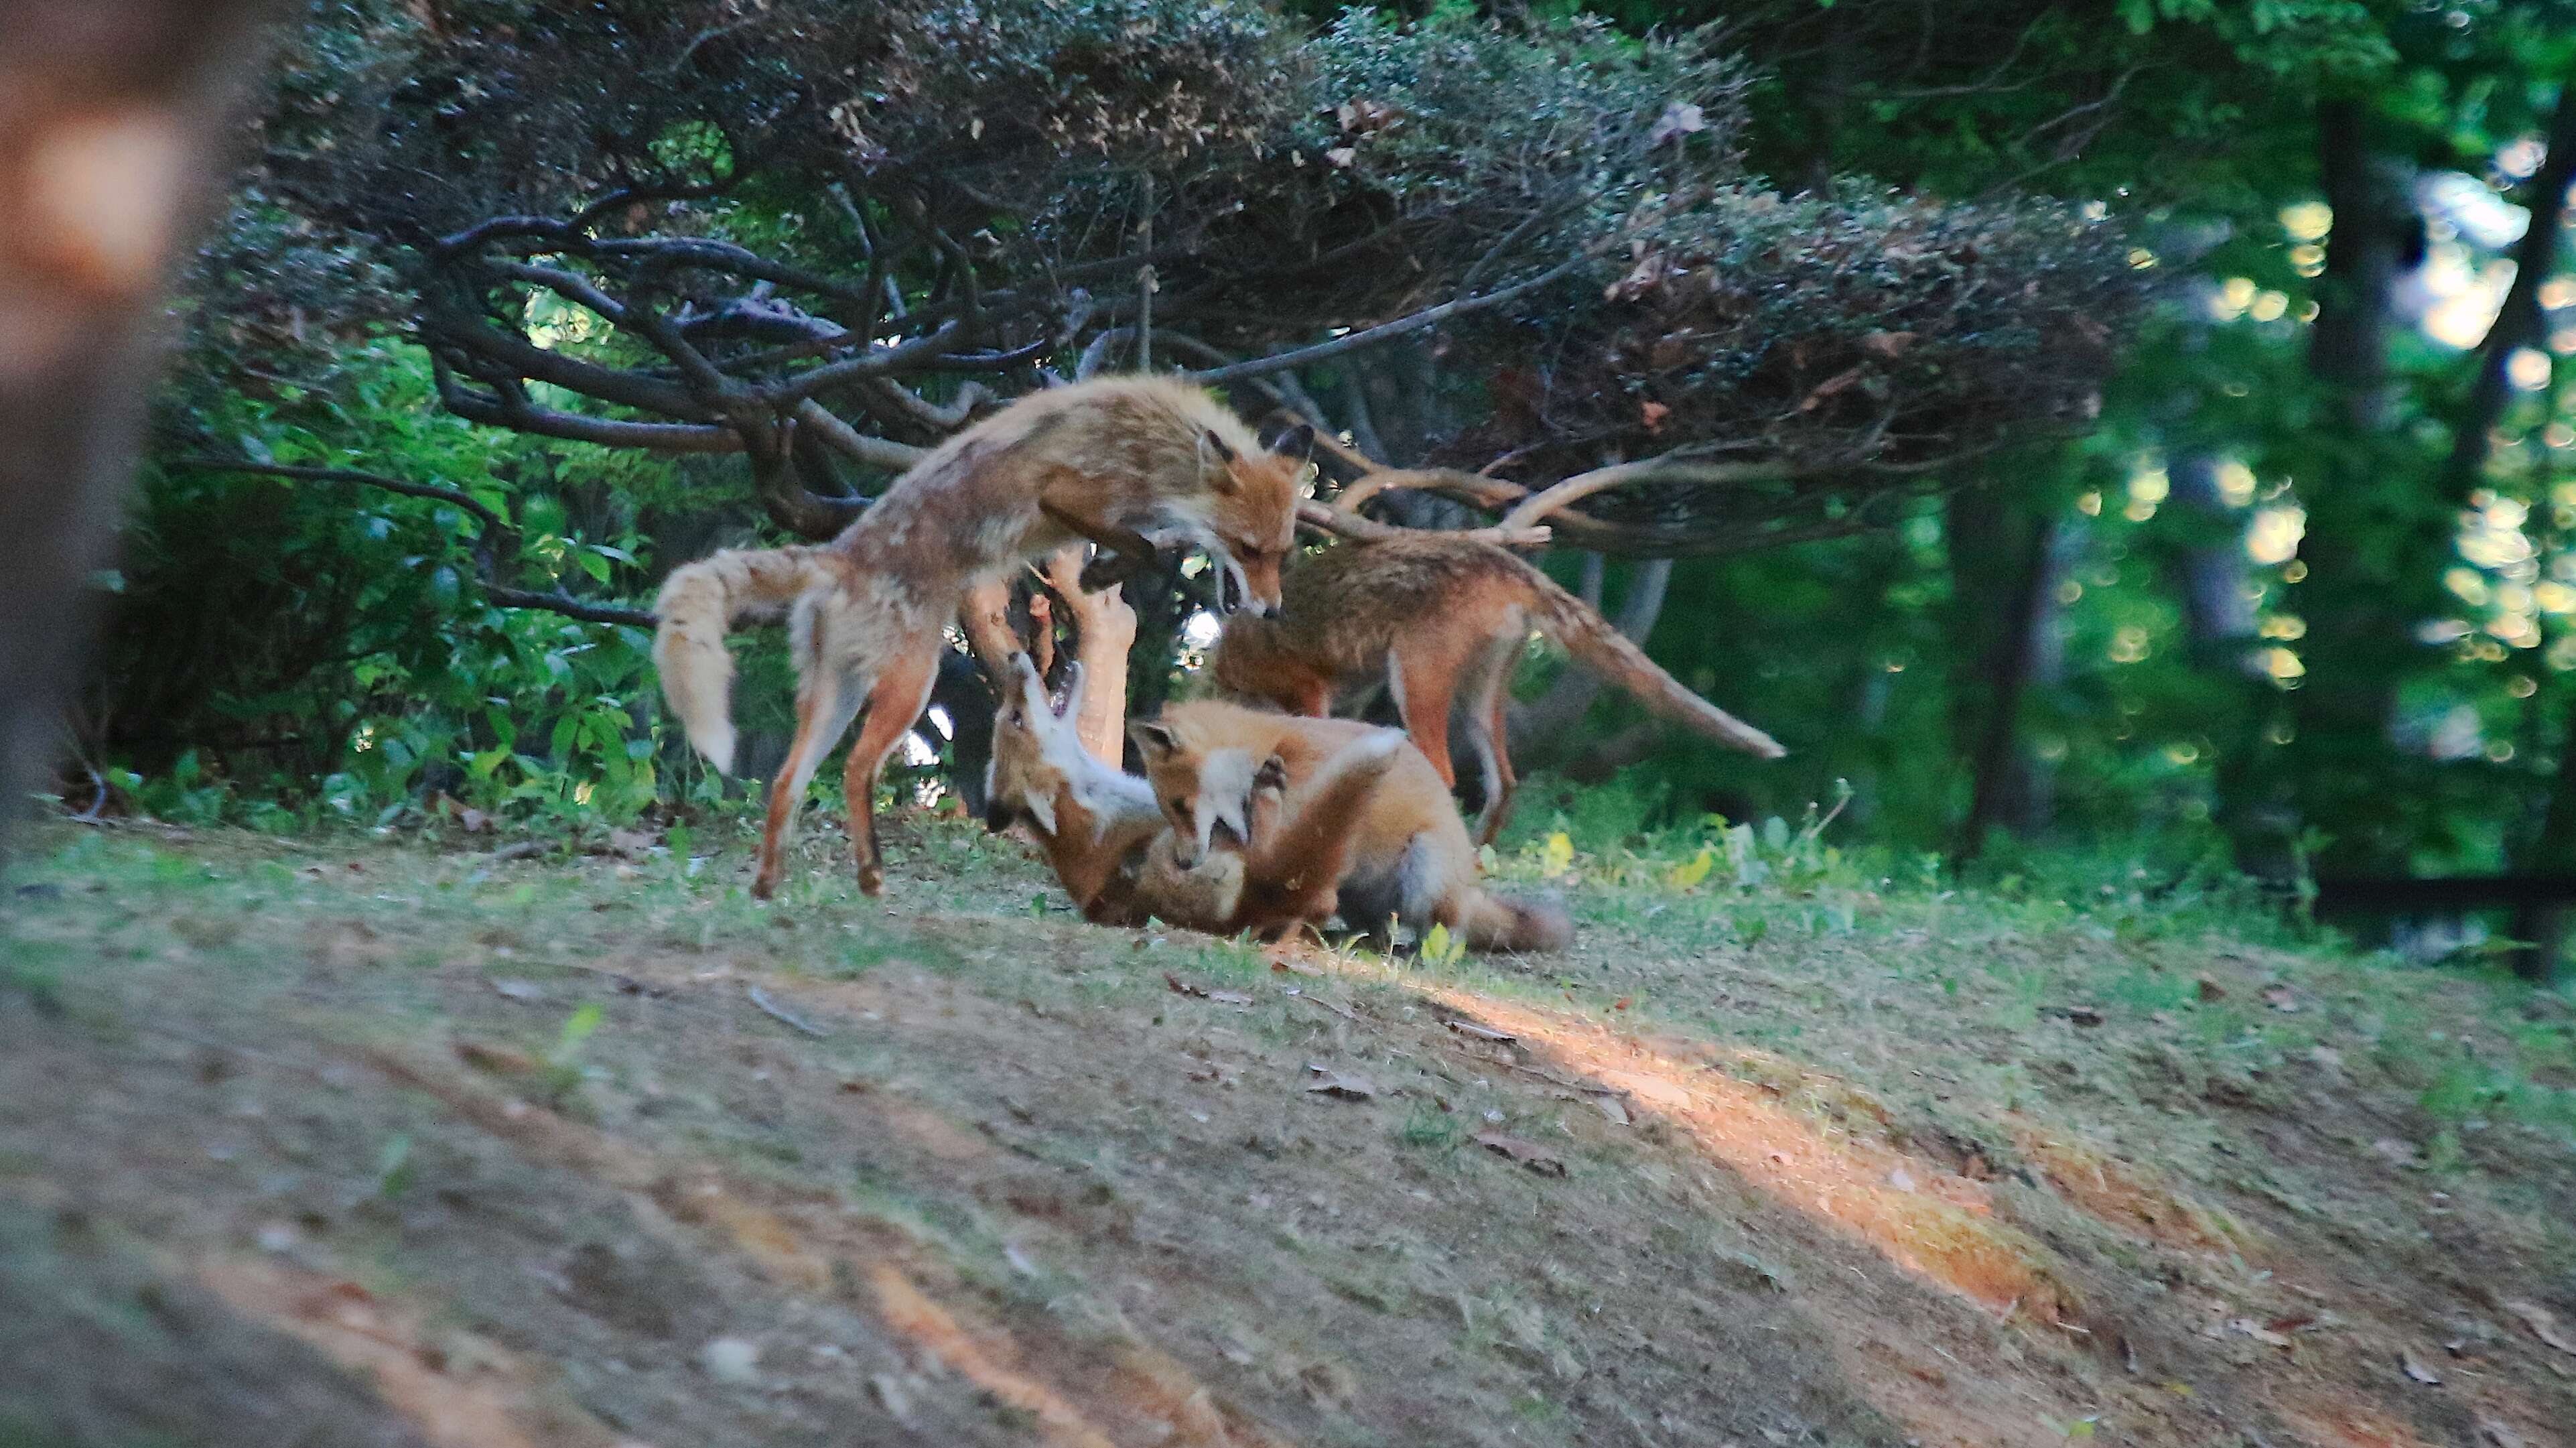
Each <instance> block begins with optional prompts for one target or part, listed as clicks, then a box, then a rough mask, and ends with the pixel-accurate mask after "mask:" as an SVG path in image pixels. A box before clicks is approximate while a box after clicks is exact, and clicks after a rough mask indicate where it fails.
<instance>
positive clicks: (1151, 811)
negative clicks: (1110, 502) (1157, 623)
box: [985, 654, 1403, 935]
mask: <svg viewBox="0 0 2576 1448" xmlns="http://www.w3.org/2000/svg"><path fill="white" fill-rule="evenodd" d="M1012 669H1013V674H1014V680H1015V687H1013V688H1012V689H1010V690H1009V691H1008V697H1006V698H1005V700H1004V702H1003V705H1002V708H1001V709H1000V711H999V712H998V715H997V717H996V718H995V720H994V728H993V757H992V763H991V765H990V768H989V773H988V774H987V775H986V783H985V800H986V821H985V822H986V823H987V824H989V825H991V826H992V827H993V828H995V829H997V830H998V829H1007V828H1011V827H1013V826H1015V825H1017V826H1022V827H1025V828H1026V829H1027V831H1028V833H1029V834H1030V835H1032V836H1034V837H1035V839H1036V841H1037V843H1038V845H1039V847H1040V848H1041V849H1043V850H1045V851H1046V855H1047V862H1048V863H1049V864H1050V865H1052V866H1053V867H1054V868H1055V872H1056V878H1057V879H1058V880H1061V881H1062V882H1063V883H1064V887H1065V891H1066V893H1068V894H1070V895H1071V896H1073V899H1074V903H1075V904H1076V905H1077V906H1078V907H1080V908H1081V910H1082V913H1083V916H1084V918H1085V919H1088V920H1092V921H1096V922H1099V923H1102V924H1114V925H1142V924H1144V923H1145V922H1146V921H1147V920H1149V919H1161V920H1164V921H1167V922H1169V923H1171V924H1175V925H1181V926H1186V927H1189V928H1193V929H1199V930H1206V931H1209V932H1211V933H1214V934H1220V935H1231V934H1234V933H1235V932H1237V931H1241V930H1251V931H1254V932H1256V933H1258V934H1263V935H1270V934H1275V933H1279V932H1283V931H1287V930H1292V929H1295V928H1296V927H1298V926H1299V925H1304V924H1315V925H1320V924H1322V923H1323V922H1324V921H1325V920H1327V919H1329V918H1331V916H1332V914H1333V910H1334V907H1335V904H1336V902H1337V896H1336V892H1335V888H1334V887H1335V884H1336V882H1337V881H1338V880H1339V879H1340V878H1341V874H1342V870H1343V866H1344V863H1345V861H1346V860H1347V858H1348V855H1349V849H1350V841H1351V834H1352V832H1351V828H1350V823H1351V821H1352V819H1353V818H1354V817H1355V816H1356V813H1357V810H1358V807H1359V805H1360V804H1361V802H1362V800H1363V799H1364V798H1365V796H1366V795H1367V793H1368V791H1369V790H1370V789H1372V788H1374V787H1375V786H1376V784H1377V782H1378V781H1379V779H1381V778H1382V777H1383V776H1384V775H1385V774H1386V772H1387V770H1388V768H1389V767H1390V766H1391V765H1392V764H1393V763H1394V761H1395V759H1396V757H1397V755H1398V754H1399V753H1400V752H1401V751H1402V749H1403V736H1402V735H1401V734H1398V733H1397V732H1396V731H1394V730H1391V729H1382V730H1375V731H1371V732H1370V733H1369V734H1367V735H1364V736H1363V737H1361V738H1360V739H1359V740H1358V741H1356V742H1355V743H1354V744H1352V745H1351V746H1350V747H1349V748H1347V749H1345V750H1343V751H1342V752H1341V754H1339V755H1338V756H1336V757H1335V758H1333V759H1332V760H1329V761H1327V762H1326V763H1325V764H1324V766H1323V771H1324V774H1325V776H1326V778H1325V780H1324V782H1323V783H1322V784H1321V785H1320V786H1319V787H1318V788H1317V790H1316V791H1315V793H1314V797H1313V799H1312V800H1311V801H1310V802H1309V803H1308V804H1307V805H1306V807H1305V808H1303V809H1301V810H1299V811H1297V812H1295V813H1293V814H1291V813H1290V812H1289V811H1288V810H1287V808H1286V771H1285V768H1284V766H1282V765H1279V764H1278V762H1277V761H1275V760H1269V761H1265V762H1264V767H1263V768H1261V769H1258V770H1255V769H1250V768H1249V767H1248V761H1240V762H1243V763H1245V764H1246V765H1247V767H1245V768H1238V769H1236V770H1235V771H1234V772H1233V774H1232V775H1231V776H1230V778H1228V779H1227V780H1226V781H1224V782H1223V783H1222V784H1219V785H1217V786H1216V788H1217V789H1218V790H1219V791H1221V792H1223V793H1225V794H1227V795H1229V796H1230V803H1231V804H1232V807H1233V808H1234V809H1235V810H1236V811H1237V812H1239V814H1240V816H1241V818H1242V819H1243V821H1244V828H1243V835H1242V838H1241V839H1240V840H1236V841H1228V842H1227V844H1226V846H1225V847H1224V848H1222V849H1218V850H1215V851H1212V852H1210V853H1208V854H1206V855H1203V856H1200V857H1198V858H1197V859H1196V860H1195V861H1194V863H1192V864H1190V865H1187V866H1184V865H1182V864H1181V863H1180V859H1179V853H1178V851H1177V850H1176V849H1175V848H1174V843H1173V838H1172V834H1171V830H1170V828H1169V826H1168V824H1167V822H1166V821H1165V819H1164V817H1163V815H1162V812H1161V810H1160V809H1159V808H1158V807H1157V806H1156V804H1155V801H1154V796H1153V791H1152V789H1151V787H1150V786H1149V785H1147V783H1146V782H1145V781H1144V780H1142V779H1139V778H1137V777H1135V776H1134V775H1130V774H1125V773H1122V772H1121V771H1119V770H1118V769H1117V768H1116V767H1114V766H1112V765H1109V764H1107V763H1104V762H1102V761H1101V760H1099V759H1097V758H1095V757H1093V756H1092V754H1091V753H1090V752H1089V751H1088V750H1087V749H1085V748H1084V747H1083V746H1082V741H1081V739H1080V737H1079V735H1078V733H1077V731H1076V729H1075V726H1074V724H1073V719H1074V717H1075V715H1076V713H1077V712H1078V711H1079V709H1080V707H1081V698H1082V684H1081V674H1080V670H1079V666H1076V672H1075V677H1074V682H1073V684H1072V686H1071V687H1070V689H1069V691H1068V693H1067V696H1066V698H1065V701H1064V703H1063V704H1062V705H1060V706H1050V705H1049V704H1048V702H1047V698H1046V690H1045V686H1044V685H1043V684H1041V683H1040V682H1039V680H1038V676H1037V670H1036V668H1035V666H1034V665H1032V664H1031V663H1030V662H1029V661H1028V657H1027V656H1026V655H1024V654H1023V655H1016V656H1014V658H1013V661H1012Z"/></svg>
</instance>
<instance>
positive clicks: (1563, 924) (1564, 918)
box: [1458, 885, 1574, 952]
mask: <svg viewBox="0 0 2576 1448" xmlns="http://www.w3.org/2000/svg"><path fill="white" fill-rule="evenodd" d="M1458 904H1459V910H1458V917H1459V918H1458V927H1459V930H1460V931H1461V933H1463V934H1464V935H1465V936H1466V937H1467V944H1468V945H1469V946H1470V947H1471V948H1473V949H1476V950H1520V951H1530V952H1546V951H1557V950H1563V949H1564V948H1566V947H1567V946H1569V945H1572V944H1573V943H1574V917H1572V916H1570V915H1568V914H1566V913H1565V906H1564V905H1562V904H1560V903H1558V902H1557V901H1554V900H1518V899H1514V898H1513V897H1511V896H1509V895H1497V894H1495V893H1494V892H1493V891H1491V890H1488V889H1486V888H1484V887H1483V886H1481V885H1470V886H1468V887H1467V888H1466V889H1465V890H1464V891H1462V892H1460V898H1459V901H1458Z"/></svg>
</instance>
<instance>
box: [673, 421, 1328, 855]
mask: <svg viewBox="0 0 2576 1448" xmlns="http://www.w3.org/2000/svg"><path fill="white" fill-rule="evenodd" d="M1313 437H1314V434H1313V432H1312V431H1311V430H1308V429H1301V430H1300V431H1299V432H1297V433H1294V434H1291V435H1290V437H1289V439H1287V440H1286V441H1284V442H1283V444H1282V447H1281V449H1280V450H1278V451H1273V450H1270V449H1265V448H1263V447H1262V446H1261V445H1260V443H1259V442H1258V441H1257V440H1256V439H1255V438H1254V437H1253V435H1252V431H1251V429H1250V428H1248V427H1246V426H1245V425H1244V424H1243V421H1242V420H1241V419H1240V418H1238V417H1236V416H1235V415H1234V413H1233V412H1231V411H1230V410H1228V409H1227V408H1226V407H1225V406H1223V405H1222V404H1221V403H1219V402H1217V401H1216V400H1215V399H1214V398H1212V397H1210V396H1209V395H1208V394H1207V393H1206V392H1204V391H1202V390H1200V389H1198V388H1196V387H1193V386H1190V385H1188V384H1186V383H1183V382H1180V381H1178V380H1176V379H1171V378H1155V377H1118V378H1105V379H1101V380H1098V381H1093V382H1086V383H1079V384H1076V385H1074V386H1071V387H1062V388H1056V389H1054V390H1051V391H1046V392H1039V393H1034V394H1032V395H1030V396H1027V397H1024V398H1021V399H1020V400H1019V401H1017V402H1015V403H1013V404H1011V405H1010V406H1009V407H1006V408H1004V409H1002V410H1001V411H1000V412H998V413H995V414H994V415H993V416H991V417H988V418H986V419H984V420H983V421H982V422H979V423H977V424H976V425H975V426H973V427H970V428H968V429H966V430H965V431H964V432H961V433H959V434H958V435H957V436H955V437H953V438H950V439H949V440H948V441H947V442H946V443H944V444H942V445H941V446H940V447H938V448H937V449H936V450H934V451H933V452H932V453H931V454H930V455H929V456H928V457H925V458H923V459H922V460H921V461H920V462H919V463H916V464H915V465H914V466H913V467H912V469H911V470H910V471H909V472H906V473H905V474H904V475H903V476H902V477H901V478H899V479H897V480H896V481H895V483H894V484H893V486H891V487H889V488H888V489H887V490H886V492H885V495H884V496H883V497H880V498H878V499H877V500H876V502H875V503H874V504H872V505H870V507H869V508H868V510H867V511H866V512H865V513H863V514H861V515H860V516H859V520H858V521H857V522H855V523H852V524H851V525H850V526H849V528H848V529H847V530H845V531H844V532H843V533H842V534H841V536H840V537H838V538H835V539H833V540H832V541H831V542H830V543H827V544H823V545H821V546H818V547H794V548H763V549H749V550H728V551H726V552H722V553H718V554H716V555H715V556H713V557H711V558H708V559H705V560H703V561H701V562H698V563H693V564H690V565H688V566H687V567H685V568H681V569H679V570H677V571H675V572H673V573H672V575H671V577H670V580H669V581H668V582H667V583H665V584H664V585H663V587H662V595H661V600H660V603H659V605H658V610H659V612H660V614H661V625H660V627H659V629H657V630H656V632H655V634H654V638H653V661H654V663H655V665H656V666H657V667H658V668H659V669H660V672H661V676H662V692H663V695H664V696H665V697H666V698H668V699H669V700H670V703H671V711H672V712H673V713H674V714H676V715H677V716H679V719H680V722H681V724H682V725H683V726H684V727H685V728H686V729H687V730H688V735H689V742H690V743H691V744H693V745H695V746H696V747H697V750H698V752H699V753H700V754H703V755H705V756H706V757H707V759H708V760H709V761H710V762H711V763H713V764H714V765H715V766H716V767H717V768H718V769H720V770H725V769H730V768H731V767H732V765H733V752H734V730H733V722H732V715H731V704H730V700H729V695H730V693H731V690H732V683H733V660H732V658H731V656H729V655H728V654H727V653H726V652H725V631H726V629H727V628H728V627H730V626H731V624H732V623H733V622H734V621H735V620H736V619H738V618H741V617H744V616H746V615H754V614H763V613H766V614H769V615H772V616H775V615H776V614H778V613H781V612H784V613H785V615H786V616H787V621H788V628H789V642H790V648H791V649H792V651H793V653H794V656H795V661H796V676H797V689H796V734H795V738H794V741H793V742H792V743H791V744H790V745H789V746H788V751H787V759H786V762H785V763H784V764H782V765H781V766H780V768H779V771H778V776H777V778H775V779H773V780H771V781H770V787H769V816H768V820H767V822H766V827H765V828H764V829H763V830H762V832H761V838H760V868H759V872H758V874H757V875H756V876H755V877H754V879H753V881H752V893H753V894H754V895H756V896H759V897H761V898H763V899H767V898H768V897H769V896H770V894H771V893H772V892H773V891H775V890H776V889H777V888H778V878H779V872H780V870H781V868H782V866H783V864H784V858H785V850H786V843H787V838H788V834H789V831H790V828H791V827H792V826H793V824H794V822H795V815H796V807H797V805H798V804H799V803H800V802H801V801H802V800H803V799H804V797H805V788H806V786H807V785H808V784H810V783H811V782H812V781H813V778H814V771H815V770H816V769H817V768H818V767H820V765H821V764H822V761H823V756H824V754H825V753H826V752H827V751H829V750H830V749H832V747H833V746H834V745H835V744H837V743H838V742H839V740H840V737H841V735H842V733H843V732H844V731H845V730H847V729H848V728H849V727H850V722H851V720H852V719H854V718H859V717H861V716H864V722H862V723H861V724H860V726H859V737H858V740H857V742H856V743H854V744H853V745H851V747H850V754H849V760H848V765H847V772H846V775H845V778H844V783H843V791H844V794H845V797H846V800H847V803H848V808H849V831H850V845H851V851H852V853H853V854H854V855H855V857H856V864H857V868H858V882H859V888H860V889H861V890H864V891H866V892H867V893H869V894H872V895H873V894H875V893H877V892H878V891H879V890H880V889H882V888H883V876H882V872H881V868H880V865H879V856H878V851H877V838H876V822H875V819H874V817H873V815H872V812H871V804H872V801H873V796H874V794H875V791H876V782H877V772H878V769H879V768H880V767H881V766H882V765H883V763H884V761H885V756H886V753H887V751H888V750H890V749H892V748H893V747H894V744H895V741H896V740H897V739H899V738H901V737H902V735H903V733H904V731H905V730H907V729H909V728H910V727H911V726H912V722H913V720H915V719H916V718H918V717H919V716H920V714H921V710H922V706H923V704H924V703H925V702H926V701H927V700H928V698H929V696H930V686H931V683H932V681H933V679H934V677H935V675H936V670H937V664H938V659H939V653H940V650H941V648H942V646H943V645H942V640H941V633H940V630H941V628H942V627H943V626H944V625H945V624H947V623H948V621H949V620H951V619H953V618H955V617H956V616H957V611H958V606H959V604H960V602H961V601H962V600H963V598H964V597H965V595H966V593H967V591H968V590H969V589H970V588H974V587H976V586H978V585H981V584H984V583H988V582H990V581H992V580H994V579H997V578H999V577H1001V576H1003V575H1005V574H1006V573H1008V571H1009V570H1010V569H1012V568H1013V567H1016V566H1017V565H1019V564H1020V563H1022V562H1024V561H1026V560H1029V559H1033V558H1037V557H1040V556H1042V555H1045V554H1047V553H1051V552H1053V551H1055V550H1056V549H1058V548H1061V547H1063V546H1064V545H1066V544H1068V543H1071V542H1074V541H1076V540H1077V538H1078V537H1082V536H1101V535H1104V534H1105V535H1111V536H1114V535H1118V534H1122V533H1125V534H1135V535H1141V536H1142V537H1143V538H1145V539H1146V540H1148V541H1152V542H1157V543H1168V544H1188V545H1195V546H1198V547H1201V548H1204V549H1205V550H1206V552H1207V553H1208V554H1209V556H1210V557H1211V558H1213V559H1214V560H1215V561H1216V562H1217V564H1218V565H1219V566H1220V567H1221V568H1223V569H1224V570H1225V573H1226V576H1227V578H1228V579H1229V580H1230V581H1231V582H1232V583H1233V584H1234V585H1235V591H1236V593H1237V594H1238V595H1239V596H1240V597H1241V599H1242V602H1243V606H1244V607H1245V608H1247V609H1249V610H1251V611H1252V612H1255V613H1261V612H1268V611H1271V610H1274V609H1276V608H1277V607H1278V606H1279V564H1280V560H1281V559H1282V558H1283V557H1285V556H1286V555H1287V553H1288V551H1289V549H1290V548H1291V547H1292V546H1293V543H1294V539H1295V526H1296V525H1295V517H1296V508H1297V495H1298V487H1299V482H1300V480H1301V478H1302V475H1303V474H1304V471H1305V465H1306V449H1307V447H1308V445H1309V444H1311V443H1312V441H1313Z"/></svg>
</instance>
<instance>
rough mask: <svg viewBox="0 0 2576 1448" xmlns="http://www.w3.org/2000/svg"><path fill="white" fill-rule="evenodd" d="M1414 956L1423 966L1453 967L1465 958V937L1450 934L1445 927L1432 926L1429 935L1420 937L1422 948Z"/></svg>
mask: <svg viewBox="0 0 2576 1448" xmlns="http://www.w3.org/2000/svg"><path fill="white" fill-rule="evenodd" d="M1416 954H1417V957H1418V958H1419V959H1420V961H1421V963H1422V964H1424V965H1428V966H1434V967H1446V966H1454V965H1456V964H1457V963H1458V962H1460V961H1462V960H1464V959H1466V958H1467V937H1466V936H1464V935H1452V934H1450V933H1449V927H1448V926H1446V925H1433V926H1432V927H1431V930H1430V933H1428V934H1426V935H1424V936H1423V937H1422V948H1421V949H1420V950H1419V951H1418V952H1416Z"/></svg>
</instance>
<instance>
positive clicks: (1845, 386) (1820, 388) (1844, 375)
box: [1798, 367, 1862, 412]
mask: <svg viewBox="0 0 2576 1448" xmlns="http://www.w3.org/2000/svg"><path fill="white" fill-rule="evenodd" d="M1861 372H1862V369H1860V368H1858V367H1853V368H1850V369H1848V370H1846V371H1842V372H1837V373H1835V374H1834V375H1833V376H1831V377H1828V378H1826V379H1825V380H1824V381H1822V382H1819V383H1817V384H1816V388H1815V390H1814V391H1813V392H1810V393H1808V394H1807V396H1806V400H1805V401H1803V402H1800V403H1799V404H1798V410H1799V411H1800V412H1813V411H1815V410H1816V409H1817V408H1819V407H1822V406H1824V405H1825V403H1826V402H1827V401H1828V400H1830V399H1832V398H1834V397H1836V396H1839V395H1841V394H1842V393H1845V392H1848V391H1850V390H1851V388H1852V386H1853V385H1854V384H1855V383H1857V382H1859V381H1860V379H1861Z"/></svg>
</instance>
